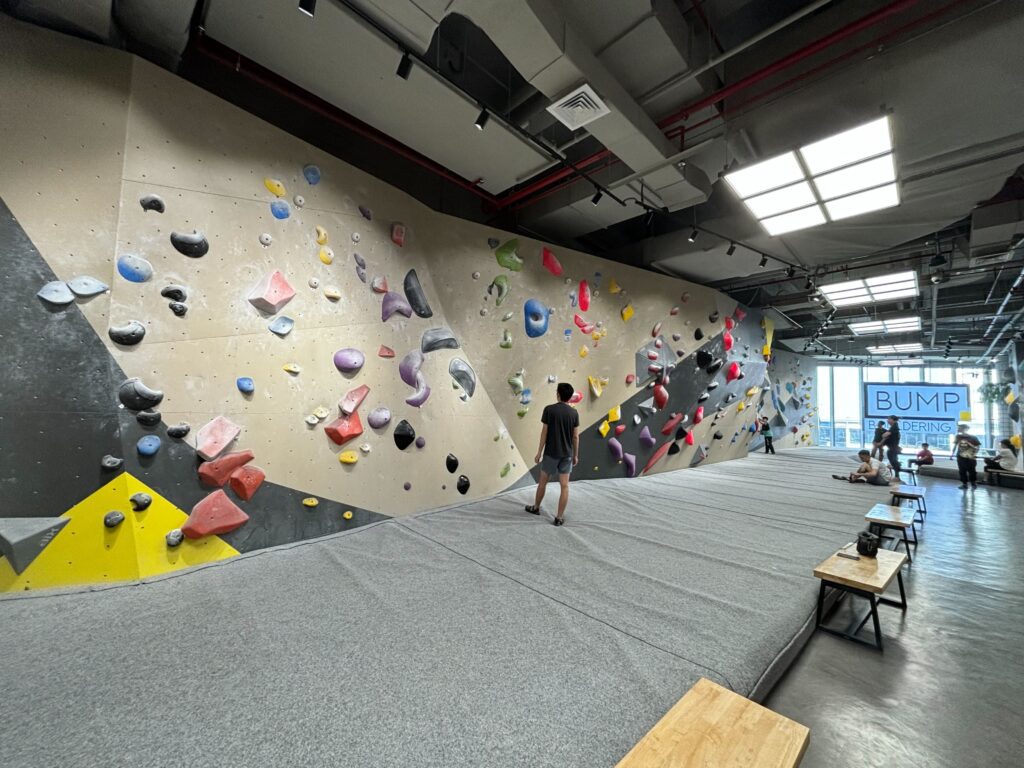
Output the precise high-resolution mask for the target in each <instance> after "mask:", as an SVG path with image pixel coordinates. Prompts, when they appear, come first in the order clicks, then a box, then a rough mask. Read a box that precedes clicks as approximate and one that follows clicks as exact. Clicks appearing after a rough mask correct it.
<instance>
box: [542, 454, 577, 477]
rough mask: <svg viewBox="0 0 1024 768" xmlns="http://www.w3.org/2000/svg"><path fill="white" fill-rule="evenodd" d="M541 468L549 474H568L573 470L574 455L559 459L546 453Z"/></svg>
mask: <svg viewBox="0 0 1024 768" xmlns="http://www.w3.org/2000/svg"><path fill="white" fill-rule="evenodd" d="M540 470H541V472H546V473H547V474H548V476H554V475H568V474H569V473H570V472H572V456H566V457H565V458H561V459H558V458H555V457H554V456H548V455H547V454H545V455H544V458H543V459H541V462H540Z"/></svg>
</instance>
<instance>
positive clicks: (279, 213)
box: [270, 200, 292, 220]
mask: <svg viewBox="0 0 1024 768" xmlns="http://www.w3.org/2000/svg"><path fill="white" fill-rule="evenodd" d="M270 214H271V215H272V216H273V217H274V218H275V219H280V220H283V219H287V218H288V217H289V216H291V215H292V209H291V207H290V206H289V205H288V203H287V202H286V201H285V200H274V201H273V202H272V203H271V204H270Z"/></svg>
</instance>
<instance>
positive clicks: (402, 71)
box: [395, 53, 412, 80]
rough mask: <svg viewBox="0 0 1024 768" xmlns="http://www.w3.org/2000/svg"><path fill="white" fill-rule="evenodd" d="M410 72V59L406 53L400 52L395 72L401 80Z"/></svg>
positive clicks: (407, 77)
mask: <svg viewBox="0 0 1024 768" xmlns="http://www.w3.org/2000/svg"><path fill="white" fill-rule="evenodd" d="M411 73H412V59H411V58H409V54H408V53H403V54H402V59H401V61H399V62H398V69H396V70H395V74H396V75H398V76H399V77H400V78H402V79H403V80H408V79H409V75H410V74H411Z"/></svg>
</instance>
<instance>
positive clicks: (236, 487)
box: [231, 464, 267, 501]
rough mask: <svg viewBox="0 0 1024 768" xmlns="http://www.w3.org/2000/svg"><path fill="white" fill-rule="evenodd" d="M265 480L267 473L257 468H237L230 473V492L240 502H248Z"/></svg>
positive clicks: (250, 466)
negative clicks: (233, 493)
mask: <svg viewBox="0 0 1024 768" xmlns="http://www.w3.org/2000/svg"><path fill="white" fill-rule="evenodd" d="M266 479H267V473H266V472H264V471H263V470H262V469H260V468H259V467H254V466H252V465H251V464H250V465H248V466H245V467H239V468H238V469H236V470H235V471H234V472H232V473H231V490H232V491H234V492H235V496H237V497H238V498H240V499H241V500H242V501H249V499H251V498H252V497H253V495H255V493H256V491H257V490H259V487H260V486H261V485H263V481H264V480H266Z"/></svg>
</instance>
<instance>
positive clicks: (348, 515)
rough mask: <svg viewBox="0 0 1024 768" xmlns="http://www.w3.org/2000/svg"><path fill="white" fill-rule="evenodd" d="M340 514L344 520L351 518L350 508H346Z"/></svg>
mask: <svg viewBox="0 0 1024 768" xmlns="http://www.w3.org/2000/svg"><path fill="white" fill-rule="evenodd" d="M341 516H342V518H344V519H345V520H351V519H352V510H351V509H346V510H345V511H344V512H342V513H341Z"/></svg>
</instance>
